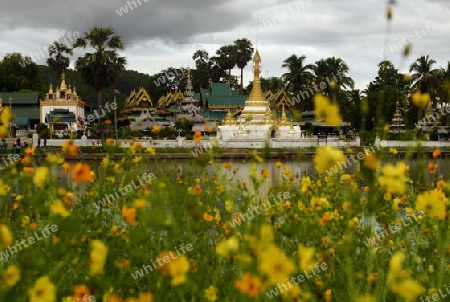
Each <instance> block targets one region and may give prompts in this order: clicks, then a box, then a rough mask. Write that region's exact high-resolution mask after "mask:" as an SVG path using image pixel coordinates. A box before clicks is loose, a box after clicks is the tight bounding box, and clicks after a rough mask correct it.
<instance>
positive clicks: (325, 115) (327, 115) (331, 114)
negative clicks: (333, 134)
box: [314, 93, 342, 127]
mask: <svg viewBox="0 0 450 302" xmlns="http://www.w3.org/2000/svg"><path fill="white" fill-rule="evenodd" d="M314 109H315V115H316V119H318V120H324V122H325V123H327V124H329V125H331V126H333V127H339V126H341V122H342V117H341V115H340V113H339V106H338V105H337V104H332V103H331V100H330V98H329V97H327V96H325V95H323V94H321V93H318V94H316V95H315V96H314Z"/></svg>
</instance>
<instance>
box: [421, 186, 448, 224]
mask: <svg viewBox="0 0 450 302" xmlns="http://www.w3.org/2000/svg"><path fill="white" fill-rule="evenodd" d="M416 210H417V211H423V212H425V213H426V214H427V215H428V216H431V217H435V218H438V219H439V220H444V219H445V210H446V206H445V202H444V199H443V198H442V196H441V195H440V193H439V192H438V191H437V190H433V191H429V192H425V193H422V194H420V195H418V196H417V203H416Z"/></svg>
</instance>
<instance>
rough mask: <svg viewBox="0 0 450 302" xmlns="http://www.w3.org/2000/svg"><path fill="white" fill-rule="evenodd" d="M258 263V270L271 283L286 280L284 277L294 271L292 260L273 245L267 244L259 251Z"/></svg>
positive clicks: (287, 276)
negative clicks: (266, 246) (267, 245)
mask: <svg viewBox="0 0 450 302" xmlns="http://www.w3.org/2000/svg"><path fill="white" fill-rule="evenodd" d="M258 263H259V270H260V271H261V273H263V274H265V275H266V276H267V277H268V279H269V280H268V281H269V283H271V284H277V283H283V282H286V278H289V276H290V275H291V274H292V273H293V272H294V271H295V266H294V263H293V261H292V260H291V259H289V258H288V257H286V256H285V255H284V253H283V251H282V250H280V249H279V248H278V247H276V246H274V245H269V247H268V248H267V249H265V250H263V251H262V252H261V254H260V255H259V258H258Z"/></svg>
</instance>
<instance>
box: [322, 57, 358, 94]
mask: <svg viewBox="0 0 450 302" xmlns="http://www.w3.org/2000/svg"><path fill="white" fill-rule="evenodd" d="M325 62H326V64H327V65H328V70H329V76H332V77H333V81H335V83H336V85H337V91H338V92H339V90H340V88H341V87H343V88H345V89H347V88H352V89H353V87H354V86H355V82H354V81H353V79H352V78H351V77H349V76H347V75H346V74H347V73H348V71H349V68H348V65H347V63H345V62H344V60H342V59H341V58H335V57H331V58H328V59H326V61H325Z"/></svg>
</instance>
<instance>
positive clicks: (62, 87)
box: [59, 70, 67, 90]
mask: <svg viewBox="0 0 450 302" xmlns="http://www.w3.org/2000/svg"><path fill="white" fill-rule="evenodd" d="M59 89H61V90H66V89H67V86H66V75H65V74H64V70H63V72H62V73H61V86H60V87H59Z"/></svg>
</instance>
